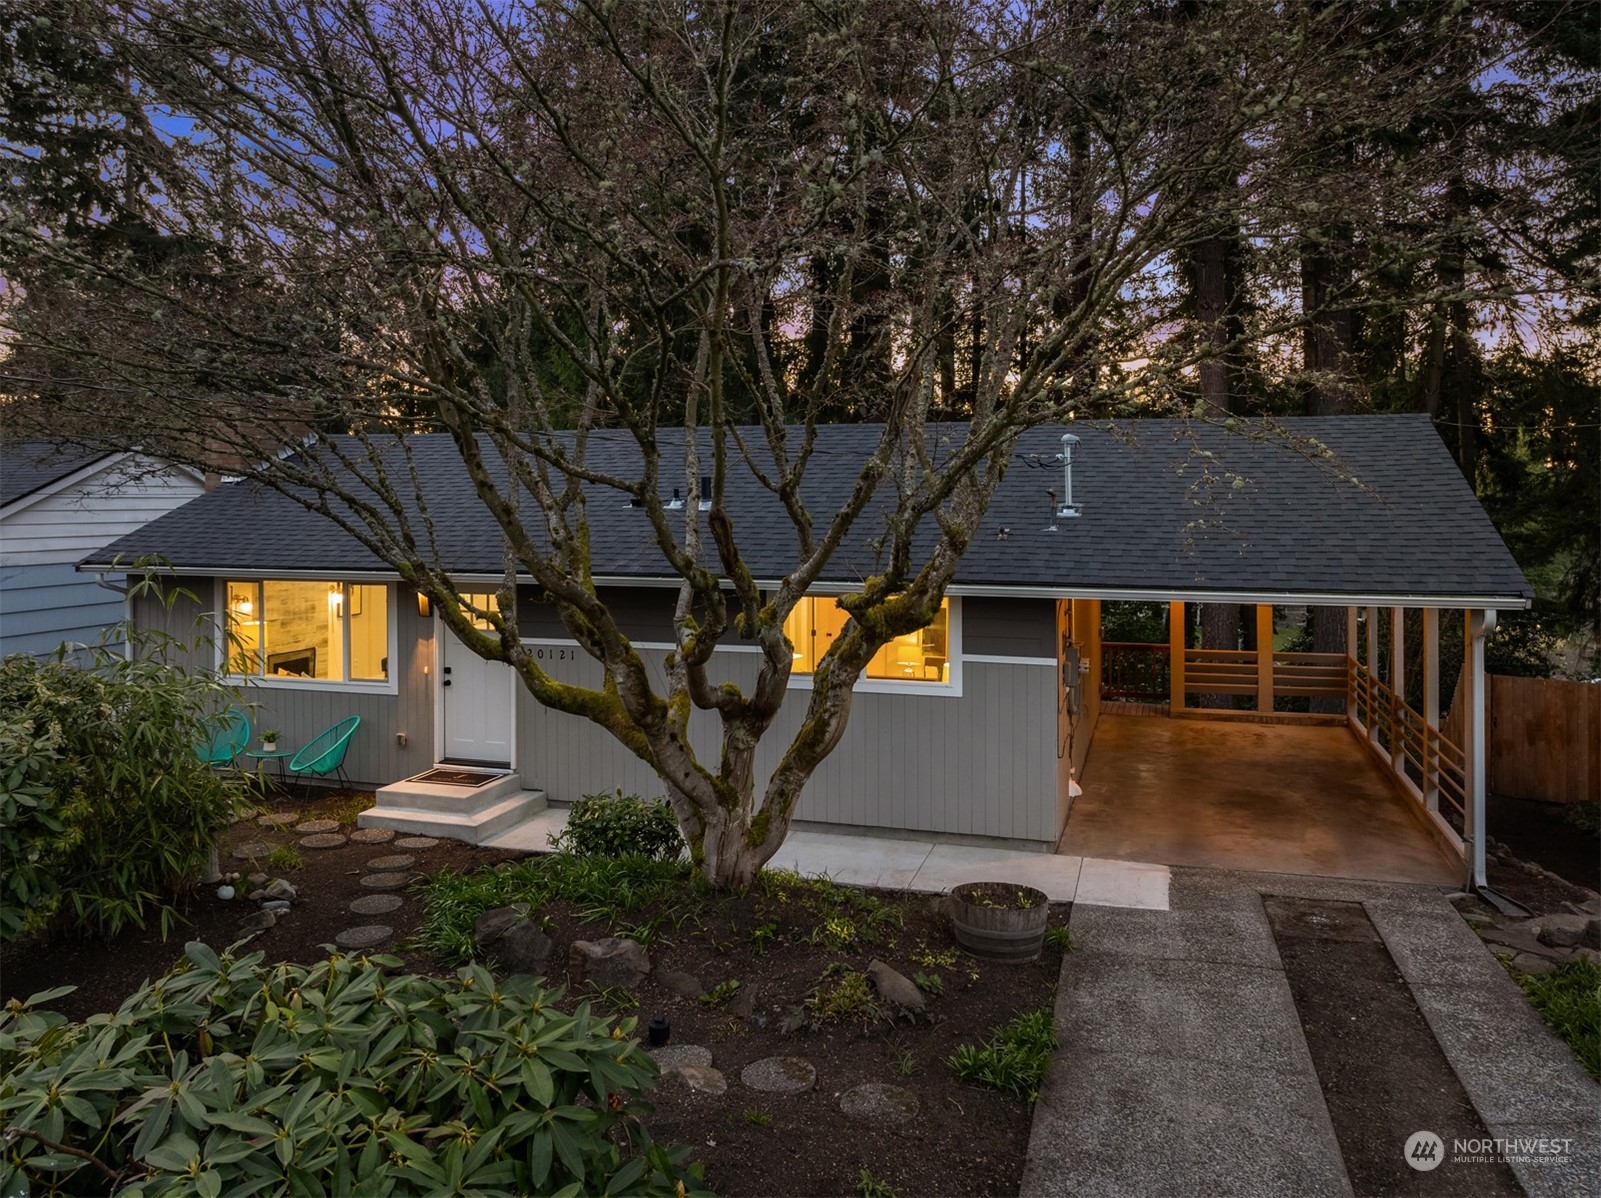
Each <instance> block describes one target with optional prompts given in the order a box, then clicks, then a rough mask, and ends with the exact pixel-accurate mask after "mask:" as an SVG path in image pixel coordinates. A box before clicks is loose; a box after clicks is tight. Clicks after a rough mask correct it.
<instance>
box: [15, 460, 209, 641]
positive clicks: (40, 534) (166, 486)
mask: <svg viewBox="0 0 1601 1198" xmlns="http://www.w3.org/2000/svg"><path fill="white" fill-rule="evenodd" d="M204 490H205V479H204V478H203V477H202V476H201V475H199V474H197V473H195V472H194V471H191V470H188V469H185V468H183V467H180V466H173V465H170V464H168V463H165V462H161V461H159V460H157V459H154V458H150V457H146V456H145V455H143V454H137V453H107V452H105V451H103V450H91V449H83V448H81V447H77V446H71V445H58V444H54V443H52V442H49V441H17V442H12V443H9V444H5V445H0V655H4V654H8V653H49V652H52V651H53V650H55V649H56V647H57V646H59V645H60V644H61V643H62V642H63V641H66V642H72V643H78V644H97V643H98V642H99V641H100V639H101V636H102V634H103V633H104V631H105V629H106V628H107V627H108V626H110V625H112V624H115V623H117V622H118V621H119V620H121V619H122V618H123V616H124V614H125V613H124V610H123V599H122V596H121V595H120V594H118V593H117V591H116V590H113V589H110V588H109V587H105V586H101V585H100V582H99V581H98V580H97V578H96V577H95V576H94V575H85V574H81V573H79V572H77V571H76V570H75V569H74V568H73V567H74V566H75V565H76V564H77V562H78V561H80V560H81V559H82V558H83V557H84V556H86V555H87V554H90V553H93V552H95V551H96V550H98V549H100V548H102V547H104V546H106V545H109V544H110V543H111V542H112V541H115V540H117V539H118V538H120V537H124V536H127V535H128V534H129V533H131V532H135V531H137V530H138V529H140V528H142V527H144V525H146V524H148V523H149V522H150V521H152V520H154V519H156V518H157V517H158V516H164V515H166V514H167V513H168V512H170V511H172V510H173V509H174V508H176V507H178V506H180V505H181V504H184V503H187V502H189V500H191V499H193V498H194V497H195V496H197V495H199V494H200V493H201V492H203V491H204ZM105 581H106V582H107V583H109V584H111V587H118V586H121V585H123V584H124V583H125V579H124V577H123V575H121V574H108V575H106V576H105Z"/></svg>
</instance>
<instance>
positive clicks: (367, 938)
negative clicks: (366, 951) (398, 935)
mask: <svg viewBox="0 0 1601 1198" xmlns="http://www.w3.org/2000/svg"><path fill="white" fill-rule="evenodd" d="M394 934H395V929H394V928H392V927H390V926H389V925H388V924H382V923H369V924H363V925H362V926H361V927H358V928H346V929H345V930H344V931H343V932H340V933H339V935H337V936H335V937H334V943H335V944H337V945H338V946H339V947H340V948H376V947H377V946H378V945H380V944H382V943H383V942H384V941H385V940H388V939H389V938H390V937H391V936H393V935H394Z"/></svg>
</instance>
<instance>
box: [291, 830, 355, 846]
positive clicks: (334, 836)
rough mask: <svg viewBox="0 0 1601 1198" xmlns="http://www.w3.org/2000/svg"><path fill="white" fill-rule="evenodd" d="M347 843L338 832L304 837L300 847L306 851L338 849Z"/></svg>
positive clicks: (319, 833)
mask: <svg viewBox="0 0 1601 1198" xmlns="http://www.w3.org/2000/svg"><path fill="white" fill-rule="evenodd" d="M344 843H345V838H344V837H343V836H341V835H339V833H337V832H318V833H317V834H316V835H315V836H302V837H301V838H300V847H301V848H304V849H337V848H339V847H340V846H341V845H343V844H344Z"/></svg>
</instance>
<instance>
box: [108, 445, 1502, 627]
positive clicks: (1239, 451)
mask: <svg viewBox="0 0 1601 1198" xmlns="http://www.w3.org/2000/svg"><path fill="white" fill-rule="evenodd" d="M1236 428H1237V430H1239V431H1229V430H1225V429H1224V428H1222V427H1219V426H1216V425H1211V424H1202V423H1198V422H1188V421H1180V420H1145V421H1131V422H1127V423H1124V424H1120V425H1117V426H1115V427H1108V426H1104V425H1092V424H1087V423H1078V424H1075V425H1073V426H1072V431H1073V432H1074V433H1076V434H1077V435H1078V436H1079V437H1080V439H1081V441H1080V445H1079V446H1078V449H1077V451H1076V453H1075V465H1074V493H1075V499H1076V500H1077V501H1078V503H1079V504H1080V506H1081V507H1082V510H1083V514H1082V515H1081V516H1080V517H1078V518H1076V519H1061V520H1053V519H1052V518H1051V513H1050V507H1049V500H1048V497H1047V495H1046V492H1047V490H1056V491H1058V492H1060V490H1061V485H1062V477H1061V468H1060V466H1058V465H1054V464H1049V463H1048V459H1049V458H1051V457H1052V456H1053V455H1055V454H1056V453H1057V452H1058V451H1059V449H1060V447H1061V446H1060V436H1061V433H1062V431H1063V429H1062V428H1061V427H1048V428H1040V429H1035V430H1033V431H1031V432H1030V433H1028V434H1026V435H1025V436H1024V438H1023V439H1022V443H1021V444H1020V445H1019V447H1018V451H1017V457H1016V458H1015V459H1014V461H1013V463H1012V467H1011V470H1010V471H1009V473H1008V475H1007V477H1006V480H1005V482H1004V483H1003V485H1002V487H1001V490H1000V492H999V494H998V495H997V496H996V498H995V501H994V503H993V504H992V505H991V508H990V511H989V514H988V516H987V517H986V519H985V521H984V524H983V527H982V530H981V532H980V534H979V536H978V537H977V538H976V539H975V541H974V542H973V544H972V546H971V547H970V548H969V550H968V552H967V554H966V555H965V557H964V558H963V560H962V564H961V568H960V571H959V573H958V575H957V580H956V582H957V585H958V586H959V587H962V588H977V589H985V590H987V589H996V590H1002V589H1008V588H1023V587H1031V588H1043V589H1049V590H1055V591H1060V592H1062V593H1078V594H1084V593H1095V592H1098V591H1145V592H1161V593H1168V594H1171V593H1184V594H1205V593H1228V594H1233V593H1243V594H1261V595H1279V594H1285V595H1289V594H1302V595H1332V596H1346V595H1352V596H1356V595H1363V596H1389V597H1394V598H1397V599H1401V598H1415V599H1418V600H1425V599H1429V598H1437V599H1446V598H1463V599H1481V600H1492V599H1494V600H1501V601H1503V605H1505V601H1508V600H1521V599H1525V598H1528V597H1530V596H1532V590H1531V588H1530V586H1529V584H1528V582H1527V580H1526V579H1525V578H1524V577H1523V575H1522V573H1521V572H1520V571H1519V569H1518V567H1517V565H1516V563H1515V562H1514V561H1513V560H1512V556H1511V554H1510V553H1509V552H1508V551H1507V548H1506V546H1505V545H1504V544H1503V543H1502V541H1501V539H1500V537H1499V536H1498V535H1497V534H1496V531H1495V529H1494V527H1492V525H1491V523H1490V521H1489V519H1488V518H1487V517H1486V515H1485V513H1484V511H1483V509H1482V508H1481V507H1480V506H1479V504H1478V501H1477V500H1476V499H1475V498H1474V496H1473V493H1472V491H1471V490H1470V489H1469V487H1468V485H1467V483H1466V481H1465V480H1464V479H1463V478H1462V475H1461V473H1460V471H1458V469H1457V467H1456V465H1455V463H1454V462H1453V461H1452V459H1451V457H1450V455H1449V453H1448V452H1447V451H1446V448H1445V446H1444V444H1443V443H1442V442H1441V441H1440V439H1439V437H1438V435H1437V434H1436V433H1435V431H1434V429H1433V427H1432V425H1431V424H1430V422H1429V420H1428V418H1427V417H1426V416H1347V417H1309V418H1302V419H1290V420H1284V421H1281V422H1279V423H1278V424H1277V425H1275V426H1274V429H1275V430H1277V431H1268V430H1264V427H1263V426H1262V425H1259V424H1253V423H1250V422H1246V421H1239V422H1237V425H1236ZM878 432H879V429H878V427H877V426H867V425H836V426H830V427H827V428H825V429H822V430H820V436H819V439H818V449H817V455H816V458H815V459H814V461H813V462H812V463H811V465H810V467H809V468H808V474H807V480H806V484H805V498H806V502H807V505H808V507H809V510H811V511H812V512H813V513H814V514H815V515H816V517H817V519H818V521H819V523H821V522H822V521H824V520H826V519H827V517H828V515H829V514H831V513H832V512H833V511H835V510H837V509H838V508H839V507H840V506H841V505H842V504H843V502H844V499H845V496H846V495H847V493H848V490H849V487H850V485H851V483H852V482H853V481H854V480H855V478H856V476H857V472H858V464H859V463H860V461H861V460H862V458H863V456H864V454H865V452H866V451H867V447H869V446H870V445H871V444H872V443H873V441H874V439H875V438H876V437H877V435H878ZM939 435H940V436H941V437H942V438H943V439H944V441H945V443H946V444H947V445H949V444H950V443H952V442H958V441H959V440H960V439H961V438H962V437H963V436H964V435H965V429H964V428H963V427H962V426H959V425H951V426H944V427H942V428H941V429H940V430H939ZM1314 442H1315V443H1318V444H1321V445H1325V446H1327V447H1329V449H1331V450H1332V451H1333V453H1334V454H1335V455H1336V456H1335V457H1334V458H1333V459H1317V458H1315V457H1314V456H1313V455H1312V454H1310V453H1309V452H1308V447H1309V446H1311V445H1312V444H1313V443H1314ZM410 446H411V449H412V452H413V455H414V459H415V462H416V468H417V471H418V474H419V477H420V478H421V479H422V481H423V485H424V491H425V494H426V495H427V497H428V504H429V508H430V511H431V514H432V517H433V520H434V522H435V526H436V528H438V529H439V530H440V534H441V541H442V546H443V547H442V555H443V560H444V562H445V565H446V567H447V568H448V569H450V570H452V571H454V572H458V573H463V574H474V573H481V574H488V575H495V574H498V573H499V571H500V568H501V560H502V559H501V547H500V539H499V535H498V533H497V531H496V528H495V526H494V523H493V521H492V520H491V519H490V518H489V516H488V514H487V513H486V512H485V511H484V509H483V508H482V507H481V505H480V504H479V503H478V501H477V500H476V498H475V497H474V496H473V494H472V491H471V488H470V487H469V485H468V483H467V480H466V477H465V474H464V472H463V470H462V467H461V464H460V460H459V458H458V457H457V455H456V452H455V449H454V448H453V446H452V445H451V443H450V441H449V439H448V438H446V437H443V436H424V437H417V438H413V439H412V441H411V442H410ZM396 456H397V457H398V454H397V455H396ZM591 460H592V462H594V463H596V464H597V465H604V466H605V468H608V469H613V470H617V471H618V472H620V473H621V472H625V471H626V467H627V466H628V464H629V463H631V462H633V461H635V460H637V459H636V455H635V454H634V452H632V445H631V442H630V441H629V440H628V438H627V437H626V435H624V434H620V433H604V434H599V435H598V436H597V439H596V441H595V443H594V445H593V447H592V451H591ZM669 460H671V458H669ZM1353 479H1354V480H1355V481H1354V482H1353V481H1352V480H1353ZM681 483H682V480H681V479H677V478H672V477H668V478H665V479H664V481H663V487H664V492H665V490H669V489H671V487H672V486H674V485H681ZM728 500H729V505H728V506H729V510H730V512H731V515H732V518H733V521H734V526H735V534H736V537H737V539H738V540H739V543H740V545H741V548H742V549H743V551H744V552H745V553H746V554H747V557H748V560H749V562H750V565H751V568H752V570H753V572H754V573H755V574H756V575H757V576H758V577H759V578H776V577H778V576H780V575H781V574H783V573H784V572H785V571H786V570H787V568H788V567H789V566H790V564H791V563H792V562H793V560H794V557H795V553H796V550H795V540H794V532H793V529H792V528H791V527H790V525H789V523H788V521H787V519H786V518H785V516H784V514H783V512H782V510H781V508H780V506H779V505H778V503H777V501H776V500H775V499H773V497H772V496H771V495H770V494H768V493H767V492H766V491H765V490H764V489H763V488H762V487H761V486H760V484H759V483H758V482H757V481H756V479H755V478H754V477H753V476H752V475H751V474H750V473H749V472H748V471H745V470H738V471H736V472H734V473H733V475H732V476H731V478H730V481H729V485H728ZM589 512H590V519H591V524H592V560H593V564H594V571H595V574H596V575H597V576H600V577H616V578H642V579H645V578H660V577H663V576H664V575H665V574H666V571H665V569H664V566H663V564H662V560H661V557H660V554H659V552H658V551H657V550H656V548H655V546H654V543H653V542H652V540H651V538H650V534H649V529H648V526H647V523H646V521H645V518H644V516H643V514H642V513H641V512H639V511H637V510H632V509H630V508H628V507H627V505H626V503H625V501H624V500H623V499H622V498H620V497H619V496H617V494H616V493H614V492H604V493H596V494H595V495H594V498H593V500H592V502H591V503H590V505H589ZM1052 524H1054V525H1055V526H1056V530H1055V531H1046V528H1047V526H1049V525H1052ZM880 528H881V522H880V521H879V520H878V519H877V518H875V517H874V516H873V515H872V514H871V513H869V514H866V515H864V516H863V518H862V520H861V521H860V522H859V524H858V529H857V532H856V533H855V534H854V535H853V536H852V537H851V538H850V539H849V540H848V541H847V543H846V544H845V545H844V546H842V547H841V550H840V552H839V553H838V554H837V555H836V557H835V560H834V563H833V565H832V566H831V568H830V569H829V570H828V571H827V574H826V580H827V581H833V582H842V583H845V582H851V581H854V580H856V579H858V578H860V577H862V576H863V575H865V574H868V573H871V572H872V571H873V570H874V568H875V556H874V552H873V549H872V546H871V544H870V542H871V539H872V537H873V535H874V534H875V533H876V532H877V531H878V530H879V529H880ZM1003 528H1005V529H1007V530H1008V532H1007V535H1006V538H1005V539H1004V540H1003V539H1000V537H999V535H998V533H999V530H1001V529H1003ZM924 540H925V543H931V542H932V540H933V533H932V530H930V531H929V532H928V533H927V535H926V536H925V538H924ZM152 553H154V554H160V555H161V556H163V557H165V558H166V559H167V560H168V561H170V562H171V563H172V565H173V566H174V568H176V569H178V570H180V571H187V572H192V573H200V574H223V573H239V574H250V573H267V574H271V573H276V572H283V571H320V572H326V573H329V574H335V573H341V572H360V571H364V570H383V569H384V567H383V565H382V563H381V562H379V561H378V560H377V559H376V558H374V557H373V555H372V554H371V553H369V552H368V551H367V550H366V549H364V548H362V547H361V546H359V545H357V544H355V543H354V542H353V541H352V540H351V539H350V538H349V537H348V535H347V534H345V533H344V532H343V531H341V530H340V529H339V528H338V527H337V526H336V525H334V524H333V523H331V522H330V521H328V520H327V519H325V518H323V517H320V516H317V515H315V514H312V513H309V512H307V511H305V510H303V509H301V508H299V507H298V506H296V505H295V504H294V503H292V502H291V501H289V500H287V499H286V498H285V497H283V496H281V495H278V494H276V493H274V492H272V491H269V490H267V489H266V488H264V487H261V486H259V485H257V484H254V483H251V482H248V481H246V482H239V483H234V484H231V485H228V486H225V487H222V488H221V489H219V490H217V491H214V492H212V493H211V494H208V495H204V496H202V497H200V498H198V499H196V500H194V501H193V502H191V503H189V504H186V505H185V506H183V507H181V508H179V509H177V510H176V511H174V512H172V513H170V514H169V515H166V516H164V517H162V518H161V519H159V520H156V521H154V522H153V523H151V524H149V525H147V526H146V527H145V528H143V529H141V530H140V531H138V532H136V533H133V534H131V535H130V536H128V537H125V538H123V539H122V540H120V541H118V542H116V543H115V544H113V545H112V546H110V547H109V548H108V549H106V550H104V551H102V552H100V553H98V554H96V555H95V561H96V563H97V564H100V563H104V562H105V561H107V560H108V559H109V558H111V557H116V556H119V555H120V556H121V557H122V558H123V559H124V560H127V559H129V558H133V557H137V556H141V555H144V554H152ZM1486 605H1489V604H1486Z"/></svg>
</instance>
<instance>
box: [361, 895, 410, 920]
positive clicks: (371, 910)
mask: <svg viewBox="0 0 1601 1198" xmlns="http://www.w3.org/2000/svg"><path fill="white" fill-rule="evenodd" d="M405 901H406V900H405V899H403V898H401V897H400V896H399V895H398V894H364V895H362V896H361V897H360V898H359V899H357V900H356V901H355V902H353V903H351V904H350V910H351V913H352V914H354V915H385V914H387V913H389V912H390V911H393V910H394V909H395V908H396V907H398V906H400V905H401V903H403V902H405Z"/></svg>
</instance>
